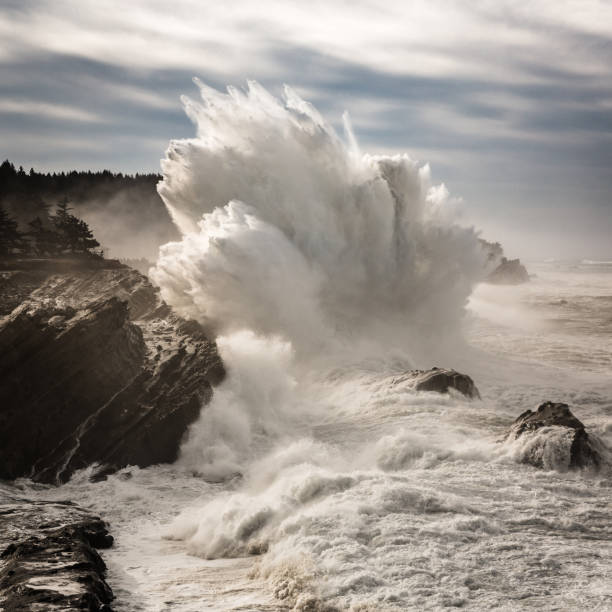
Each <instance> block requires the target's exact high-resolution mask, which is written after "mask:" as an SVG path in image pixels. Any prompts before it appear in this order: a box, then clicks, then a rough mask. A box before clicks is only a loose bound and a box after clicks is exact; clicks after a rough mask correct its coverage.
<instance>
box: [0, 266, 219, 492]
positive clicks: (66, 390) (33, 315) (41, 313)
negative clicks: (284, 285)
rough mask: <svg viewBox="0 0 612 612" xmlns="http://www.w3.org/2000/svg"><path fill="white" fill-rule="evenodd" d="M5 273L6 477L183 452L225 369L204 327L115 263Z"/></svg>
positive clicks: (61, 475)
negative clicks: (183, 444) (57, 270)
mask: <svg viewBox="0 0 612 612" xmlns="http://www.w3.org/2000/svg"><path fill="white" fill-rule="evenodd" d="M0 277H1V278H0V280H1V282H0V304H1V305H4V312H1V311H0V315H2V314H4V315H5V316H4V317H3V318H2V319H0V372H1V375H0V478H4V479H14V478H17V477H21V476H27V477H30V478H32V479H33V480H36V481H42V482H49V483H55V482H62V481H65V480H67V479H68V478H69V477H70V475H71V474H72V473H73V472H74V471H75V470H77V469H79V468H82V467H85V466H88V465H90V464H92V463H98V464H101V465H103V466H105V469H107V470H114V469H118V468H121V467H124V466H126V465H138V466H141V467H145V466H147V465H151V464H155V463H163V462H172V461H174V460H175V459H176V458H177V454H178V450H179V446H180V442H181V439H182V437H183V435H184V434H185V432H186V430H187V428H188V427H189V425H190V424H191V423H192V422H193V421H194V420H195V419H196V418H197V417H198V415H199V412H200V409H201V407H202V405H203V404H204V403H206V402H207V401H209V400H210V397H211V395H212V386H213V385H215V384H217V383H219V382H220V381H221V380H222V378H223V376H224V369H223V365H222V363H221V360H220V358H219V355H218V353H217V348H216V345H215V343H214V341H211V340H210V339H209V338H208V337H207V335H206V333H205V331H204V330H203V329H202V327H201V326H200V325H199V324H198V323H196V322H195V321H186V320H184V319H182V318H180V317H179V316H177V315H176V314H175V313H174V312H173V311H172V310H171V308H170V307H169V306H168V305H167V304H165V303H164V302H163V300H162V299H161V297H160V295H159V292H158V290H157V289H156V288H155V287H153V285H152V284H151V283H150V281H149V280H148V279H147V278H146V277H145V276H143V275H142V274H140V273H139V272H136V271H135V270H132V269H131V268H128V267H126V266H121V265H117V264H116V263H115V262H113V263H112V265H109V266H108V267H101V266H99V265H98V266H96V267H95V268H90V267H77V268H74V269H69V270H67V271H65V270H64V271H62V272H60V273H54V270H53V268H52V267H51V269H49V266H45V267H42V268H37V269H29V270H16V271H12V272H11V271H3V272H1V273H0ZM17 299H18V300H19V301H20V302H21V303H20V305H19V306H17V307H16V308H15V309H13V310H11V311H10V312H8V313H7V312H6V311H7V310H9V309H10V308H11V307H12V306H13V305H14V302H15V301H16V300H17Z"/></svg>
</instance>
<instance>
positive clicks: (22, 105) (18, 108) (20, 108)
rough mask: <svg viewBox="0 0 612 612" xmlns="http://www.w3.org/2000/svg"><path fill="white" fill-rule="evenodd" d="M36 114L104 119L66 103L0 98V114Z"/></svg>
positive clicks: (63, 118) (94, 120)
mask: <svg viewBox="0 0 612 612" xmlns="http://www.w3.org/2000/svg"><path fill="white" fill-rule="evenodd" d="M4 113H6V114H15V115H36V116H38V117H40V116H43V117H48V118H50V119H59V120H62V121H85V122H99V121H103V119H102V118H101V117H100V116H99V115H97V114H95V113H91V112H89V111H86V110H84V109H82V108H76V107H74V106H68V105H65V104H49V103H45V102H35V101H32V100H23V99H22V100H14V99H13V100H11V99H10V98H4V99H3V98H0V114H4Z"/></svg>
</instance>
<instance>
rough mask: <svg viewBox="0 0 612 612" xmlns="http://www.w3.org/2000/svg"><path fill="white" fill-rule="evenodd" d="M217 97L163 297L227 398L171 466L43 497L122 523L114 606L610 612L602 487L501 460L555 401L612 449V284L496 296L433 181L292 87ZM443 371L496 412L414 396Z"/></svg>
mask: <svg viewBox="0 0 612 612" xmlns="http://www.w3.org/2000/svg"><path fill="white" fill-rule="evenodd" d="M200 88H201V92H202V98H203V100H202V102H195V101H191V100H188V99H186V100H185V106H186V109H187V112H188V114H189V116H190V117H191V118H192V119H193V121H194V123H195V125H196V126H197V135H196V137H195V138H193V139H190V140H185V141H177V142H173V143H172V144H171V146H170V148H169V150H168V152H167V156H166V159H165V160H164V161H163V162H162V167H163V173H164V179H163V182H162V183H161V184H160V188H159V189H160V194H161V195H162V197H163V199H164V201H165V203H166V205H167V206H168V209H169V211H170V213H171V215H172V217H173V219H174V221H175V223H176V224H177V226H178V228H179V229H180V230H181V232H182V235H183V238H182V240H181V241H180V242H176V243H171V244H167V245H165V246H164V247H162V249H161V251H160V255H159V259H158V262H157V264H156V267H155V268H154V269H153V270H152V271H151V276H152V278H153V279H154V281H155V282H156V283H157V284H158V285H159V286H160V287H161V289H162V295H163V297H164V299H165V300H166V301H168V302H169V303H170V304H172V305H173V306H174V307H175V309H176V310H177V311H178V312H180V313H181V314H182V315H184V316H188V317H192V318H196V319H198V320H199V321H200V322H202V323H203V324H204V325H205V327H206V328H207V329H208V330H210V331H211V332H212V333H214V334H215V335H216V336H217V342H218V346H219V350H220V353H221V355H222V358H223V360H224V363H225V364H226V367H227V370H228V377H227V379H226V381H225V382H224V383H223V384H222V385H221V386H220V387H218V388H217V390H216V391H215V395H214V397H213V400H212V402H211V403H210V404H209V405H208V406H207V407H206V408H205V409H203V410H202V414H201V416H200V419H199V421H198V422H196V423H195V424H194V425H193V426H192V428H191V430H190V432H189V435H188V438H187V439H186V440H185V442H184V444H183V447H182V452H181V457H180V459H179V461H178V462H177V463H176V464H174V465H171V466H155V467H151V468H147V469H137V468H126V469H124V470H121V471H120V472H118V473H117V474H114V475H112V476H109V477H108V478H107V479H106V480H104V481H102V482H96V483H93V482H89V473H90V472H89V471H87V470H86V471H84V472H81V473H78V474H77V475H76V476H75V477H73V478H72V480H71V481H70V482H69V483H67V484H66V485H63V486H62V487H59V488H47V487H42V486H40V485H31V484H29V483H23V486H24V487H26V488H28V489H29V490H30V491H31V493H32V495H38V496H39V497H41V498H45V499H65V498H71V499H73V500H75V501H78V502H79V503H80V504H82V505H85V506H89V507H91V508H93V509H95V511H96V512H98V513H99V514H100V515H101V516H102V517H103V518H104V519H105V520H106V521H108V522H109V524H110V530H111V532H112V533H113V535H114V536H115V542H116V544H115V546H114V548H112V549H110V550H108V551H106V552H104V555H103V556H104V559H105V561H106V563H107V565H108V567H109V575H108V582H109V583H110V584H111V586H112V588H113V590H114V592H115V596H116V600H115V602H114V604H113V607H115V608H116V609H117V610H125V611H137V610H142V611H162V610H172V611H194V612H195V611H203V610H290V609H295V610H304V611H305V610H313V611H315V610H354V611H357V610H359V611H366V610H367V611H370V610H372V611H373V610H376V611H383V610H384V611H387V610H389V611H391V610H438V609H444V608H448V607H461V608H465V609H471V610H493V609H495V610H521V609H539V610H575V609H591V610H609V609H612V582H611V581H610V569H611V565H612V561H611V559H612V524H611V521H610V507H611V501H612V488H611V487H612V481H611V480H610V470H609V467H608V465H607V464H605V465H603V466H602V467H601V469H600V470H599V471H589V470H568V469H567V468H568V465H569V457H568V456H567V452H566V451H567V447H566V446H565V447H564V446H563V445H562V444H561V443H560V444H559V447H558V448H557V447H555V446H554V445H552V446H550V445H549V447H548V451H547V454H546V455H545V457H544V467H543V469H537V468H535V467H532V466H530V465H526V464H524V463H521V460H522V459H523V457H524V455H525V453H526V452H528V449H526V445H528V444H529V441H528V442H525V441H523V440H522V439H519V440H515V441H512V442H509V441H504V437H505V434H506V432H507V430H508V427H509V425H510V423H512V421H513V420H514V419H515V418H516V417H517V416H518V415H519V414H520V413H522V412H524V411H525V410H527V409H529V408H531V409H534V408H535V407H536V406H537V405H538V404H539V403H541V402H543V401H545V400H552V401H557V402H565V403H567V404H569V405H570V407H571V409H572V411H573V412H574V414H575V415H576V416H577V417H578V418H579V419H580V420H581V421H582V422H583V423H584V424H585V426H586V428H587V430H588V431H589V433H590V434H592V435H593V436H596V437H598V438H599V439H600V440H602V441H604V442H606V443H607V444H608V446H611V445H612V423H611V415H612V381H611V379H612V377H611V376H610V372H611V369H612V265H609V264H606V263H605V262H599V263H598V262H585V263H583V264H575V265H570V264H558V263H554V262H549V263H546V264H539V265H535V264H534V265H532V266H531V267H530V272H532V273H533V274H535V276H534V278H532V280H531V282H530V283H528V284H525V285H521V286H518V287H501V286H493V285H486V284H480V281H481V280H482V278H483V269H484V266H485V262H484V261H483V252H482V248H481V247H480V245H479V243H478V235H477V233H476V232H475V231H474V230H473V229H471V228H466V227H462V226H461V225H460V224H459V223H458V221H457V217H456V215H457V210H458V204H459V203H458V202H456V201H454V200H452V199H451V198H450V197H449V194H448V192H447V191H446V189H445V188H444V186H443V185H442V186H435V185H433V184H432V182H431V177H430V172H429V168H428V167H427V166H422V165H419V164H418V163H416V162H415V161H413V160H411V159H410V158H409V157H408V156H406V155H396V156H392V157H386V156H369V155H363V154H362V153H361V152H360V151H359V149H358V146H357V144H356V140H355V138H354V137H353V136H352V133H351V130H350V126H349V125H348V119H346V120H345V132H346V133H345V135H344V136H343V137H342V138H341V137H340V136H338V135H337V134H336V133H335V131H334V130H333V129H332V128H331V127H330V125H329V124H327V123H326V122H325V121H324V120H323V118H322V117H321V116H320V115H319V114H318V112H317V111H316V110H315V109H314V108H313V107H312V106H311V105H310V104H308V103H306V102H304V101H303V100H301V99H300V98H299V97H298V96H297V95H295V94H294V93H293V92H291V91H290V90H287V91H286V92H285V97H284V100H283V101H279V100H276V99H275V98H273V97H272V96H270V95H269V94H268V93H267V92H266V91H265V90H263V89H262V88H261V87H259V86H257V85H256V84H252V83H251V84H250V85H249V88H248V90H247V91H246V92H241V91H238V90H235V89H229V90H228V94H221V93H219V92H217V91H215V90H212V89H210V88H207V87H206V86H204V85H202V84H200ZM436 365H437V366H441V367H449V368H455V369H457V370H459V371H461V372H465V373H467V374H469V375H470V376H472V378H473V379H474V381H475V383H476V384H477V386H478V388H479V390H480V394H481V395H482V399H481V400H479V399H472V400H470V399H467V398H465V397H464V396H462V395H460V394H459V393H454V392H453V391H452V390H451V392H450V393H449V394H438V393H433V392H419V393H417V392H415V391H414V389H413V387H412V386H411V384H410V380H409V379H406V378H402V374H403V373H404V372H406V371H407V370H410V369H414V368H422V369H425V368H430V367H432V366H436ZM606 459H607V457H606Z"/></svg>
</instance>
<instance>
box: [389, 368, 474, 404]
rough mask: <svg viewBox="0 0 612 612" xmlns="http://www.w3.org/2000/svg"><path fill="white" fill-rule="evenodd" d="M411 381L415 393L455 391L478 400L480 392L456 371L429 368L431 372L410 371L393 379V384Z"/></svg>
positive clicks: (467, 378) (466, 376)
mask: <svg viewBox="0 0 612 612" xmlns="http://www.w3.org/2000/svg"><path fill="white" fill-rule="evenodd" d="M406 381H412V382H413V385H412V386H413V388H414V389H415V391H435V392H436V393H448V392H449V390H450V389H455V391H458V392H459V393H461V394H462V395H465V396H466V397H470V398H478V399H480V392H479V391H478V388H477V387H476V385H475V384H474V381H473V380H472V379H471V378H470V377H469V376H468V375H467V374H461V373H460V372H457V371H456V370H446V369H444V368H437V367H436V368H431V370H410V371H409V372H406V373H405V374H402V375H401V376H399V377H396V378H395V379H394V383H396V384H397V383H400V382H402V383H403V382H406Z"/></svg>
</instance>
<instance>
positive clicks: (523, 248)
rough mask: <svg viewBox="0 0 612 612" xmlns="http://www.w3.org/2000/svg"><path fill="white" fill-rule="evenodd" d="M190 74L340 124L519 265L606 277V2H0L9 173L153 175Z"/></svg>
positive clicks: (183, 121)
mask: <svg viewBox="0 0 612 612" xmlns="http://www.w3.org/2000/svg"><path fill="white" fill-rule="evenodd" d="M194 76H197V77H199V78H200V79H201V80H203V81H204V82H206V83H207V84H209V85H212V86H213V87H217V88H223V87H225V86H226V85H229V84H231V85H235V86H243V85H244V84H245V82H246V80H247V79H255V80H257V81H259V82H260V83H261V84H262V85H264V86H265V87H267V88H268V89H270V90H271V91H272V92H273V93H275V94H280V93H281V90H282V85H283V84H284V83H287V84H289V85H291V86H292V87H293V88H294V89H295V90H296V91H297V92H298V93H299V94H300V95H302V97H304V98H306V99H307V100H309V101H310V102H312V103H313V104H314V105H315V106H316V107H317V108H318V109H319V110H320V111H321V112H322V114H323V115H324V116H325V117H326V118H327V119H328V120H329V121H330V122H331V123H333V124H334V125H336V126H340V125H341V117H342V113H343V111H344V110H347V111H348V112H349V114H350V117H351V121H352V124H353V128H354V131H355V133H356V136H357V138H358V140H359V143H360V147H361V149H362V150H363V151H365V152H369V153H397V152H407V153H409V154H410V155H411V156H412V157H414V158H416V159H418V160H421V161H423V162H429V163H430V165H431V168H432V174H433V177H434V180H435V181H437V182H444V183H445V184H446V186H447V187H448V189H449V190H450V192H451V194H452V195H453V196H456V197H461V198H462V199H463V206H462V211H463V222H464V223H468V224H474V225H476V226H477V227H479V228H482V230H483V236H484V237H485V238H488V239H492V240H499V241H501V242H502V243H503V244H504V246H505V248H506V251H507V253H508V255H510V256H521V257H523V258H527V259H529V258H540V257H557V258H562V257H568V258H569V257H586V258H609V259H612V1H609V0H599V1H597V0H550V1H549V0H530V1H524V0H514V1H506V0H492V1H488V0H487V1H485V0H474V1H467V0H464V1H462V2H459V1H451V0H446V1H444V0H427V1H421V0H413V1H407V0H405V1H401V2H394V1H391V0H388V1H386V2H380V1H377V2H375V1H369V0H368V1H362V0H352V1H350V2H344V1H340V0H327V1H321V2H320V1H319V0H309V1H308V2H301V1H300V2H289V1H287V0H284V1H279V2H276V1H259V2H246V1H244V0H233V1H232V2H227V3H224V2H219V1H218V0H216V1H208V0H203V1H198V0H173V1H172V2H167V1H166V2H161V1H158V0H150V1H146V2H145V1H142V0H131V1H130V2H125V1H119V0H96V1H90V0H81V1H77V0H73V1H65V0H51V1H48V0H34V1H32V0H19V1H15V0H0V157H1V158H2V159H5V158H9V159H10V160H11V161H13V162H14V163H15V164H16V165H23V166H24V167H25V168H26V169H29V168H30V167H34V168H36V169H42V170H69V169H73V168H76V169H90V168H91V169H103V168H109V169H111V170H116V171H124V172H143V171H158V170H159V160H160V158H162V157H163V155H164V151H165V149H166V148H167V145H168V142H169V140H170V139H173V138H185V137H190V136H192V135H193V134H194V128H193V126H192V125H191V124H190V122H189V120H188V119H187V117H186V116H185V114H184V111H183V109H182V105H181V102H180V96H181V94H187V95H190V96H197V90H196V87H195V86H194V84H193V83H192V77H194Z"/></svg>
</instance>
